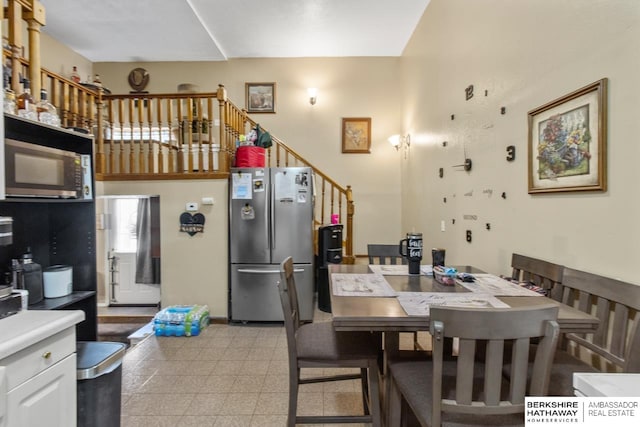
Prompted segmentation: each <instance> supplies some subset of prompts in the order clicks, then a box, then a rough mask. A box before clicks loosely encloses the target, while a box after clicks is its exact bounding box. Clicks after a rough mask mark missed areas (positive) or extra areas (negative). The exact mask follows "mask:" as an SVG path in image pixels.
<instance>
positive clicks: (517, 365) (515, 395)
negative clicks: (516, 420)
mask: <svg viewBox="0 0 640 427" xmlns="http://www.w3.org/2000/svg"><path fill="white" fill-rule="evenodd" d="M529 344H530V342H529V338H520V339H517V340H514V342H513V346H512V350H511V372H510V374H509V378H510V384H509V386H510V387H511V389H510V390H509V400H511V401H512V402H513V403H515V404H521V403H524V396H525V394H526V391H527V368H528V364H529Z"/></svg>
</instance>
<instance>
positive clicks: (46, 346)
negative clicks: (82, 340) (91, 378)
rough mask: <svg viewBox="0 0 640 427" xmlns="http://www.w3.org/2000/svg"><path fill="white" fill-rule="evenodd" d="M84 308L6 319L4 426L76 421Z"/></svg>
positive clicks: (0, 348) (0, 411) (1, 362)
mask: <svg viewBox="0 0 640 427" xmlns="http://www.w3.org/2000/svg"><path fill="white" fill-rule="evenodd" d="M83 318H84V313H83V312H82V311H77V310H76V311H62V310H61V311H25V312H21V313H18V314H16V315H14V316H10V317H8V318H5V319H2V320H0V427H36V426H37V427H41V426H49V427H75V426H76V417H77V415H76V412H77V411H76V370H77V369H76V328H75V325H76V324H77V323H79V322H81V321H82V320H83Z"/></svg>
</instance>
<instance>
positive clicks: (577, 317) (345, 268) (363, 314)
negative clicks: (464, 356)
mask: <svg viewBox="0 0 640 427" xmlns="http://www.w3.org/2000/svg"><path fill="white" fill-rule="evenodd" d="M453 267H454V268H456V270H457V271H458V273H469V274H471V275H473V274H478V273H484V271H482V270H481V269H479V268H476V267H473V266H453ZM336 273H339V274H373V272H372V271H371V269H370V268H369V266H368V265H365V264H331V265H329V287H330V289H331V290H332V291H331V292H330V294H331V317H332V322H333V327H334V329H335V330H336V331H377V332H415V331H428V330H429V316H428V315H423V316H410V315H408V314H407V313H406V312H405V310H404V308H403V307H402V305H401V304H400V302H399V301H398V298H397V297H396V296H395V295H394V296H376V297H374V296H339V295H335V293H334V292H333V288H332V285H333V281H332V276H333V274H336ZM384 278H385V280H386V281H387V282H388V283H389V285H390V286H391V287H392V288H393V290H394V291H396V292H438V293H444V295H446V294H448V293H451V294H453V293H468V292H471V291H470V290H469V289H468V288H466V287H464V286H462V285H461V284H459V282H457V283H456V284H455V285H444V284H441V283H439V282H437V281H436V280H434V278H433V276H431V275H426V274H420V275H409V274H406V275H385V276H384ZM496 298H497V299H498V300H500V301H502V302H504V303H506V304H507V305H508V306H509V307H525V306H538V305H540V306H542V305H556V306H558V308H559V311H558V320H557V321H558V325H559V326H560V332H561V333H568V332H572V333H588V332H593V331H595V330H596V328H597V327H598V324H599V320H598V318H597V317H595V316H593V315H591V314H588V313H584V312H582V311H580V310H578V309H576V308H574V307H570V306H568V305H566V304H562V303H560V302H557V301H555V300H553V299H551V298H547V297H544V296H496ZM389 335H391V334H389ZM396 335H397V334H396Z"/></svg>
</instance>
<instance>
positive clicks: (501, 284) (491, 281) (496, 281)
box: [457, 273, 543, 297]
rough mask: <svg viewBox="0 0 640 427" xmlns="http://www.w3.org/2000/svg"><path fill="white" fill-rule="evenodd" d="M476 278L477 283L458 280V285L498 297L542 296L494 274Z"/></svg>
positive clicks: (478, 275)
mask: <svg viewBox="0 0 640 427" xmlns="http://www.w3.org/2000/svg"><path fill="white" fill-rule="evenodd" d="M473 277H475V278H476V281H475V282H463V281H460V280H458V281H457V283H458V284H459V285H461V286H464V287H465V288H467V289H469V290H470V291H471V292H474V293H476V292H480V293H483V294H489V295H493V296H497V297H541V296H543V295H542V294H539V293H538V292H535V291H532V290H531V289H527V288H524V287H522V286H520V285H516V284H515V283H511V282H510V281H508V280H505V279H503V278H502V277H498V276H495V275H493V274H484V273H483V274H473Z"/></svg>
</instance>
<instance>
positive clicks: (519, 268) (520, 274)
mask: <svg viewBox="0 0 640 427" xmlns="http://www.w3.org/2000/svg"><path fill="white" fill-rule="evenodd" d="M511 268H512V269H513V271H512V273H511V278H512V279H514V280H518V281H519V282H531V283H533V284H535V285H536V286H540V287H541V288H543V289H544V290H546V291H547V295H548V296H549V297H551V298H553V299H555V300H556V301H560V299H559V297H558V295H557V292H558V289H556V285H557V284H558V283H561V282H562V275H563V272H564V266H562V265H559V264H554V263H552V262H549V261H544V260H541V259H537V258H532V257H528V256H525V255H520V254H513V255H511Z"/></svg>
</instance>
